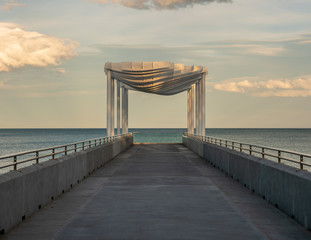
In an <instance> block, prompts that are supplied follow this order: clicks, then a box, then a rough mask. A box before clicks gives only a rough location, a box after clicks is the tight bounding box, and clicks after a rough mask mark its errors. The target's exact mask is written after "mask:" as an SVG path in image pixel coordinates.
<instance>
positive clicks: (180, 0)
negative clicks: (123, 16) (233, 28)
mask: <svg viewBox="0 0 311 240" xmlns="http://www.w3.org/2000/svg"><path fill="white" fill-rule="evenodd" d="M87 1H88V2H97V3H103V4H107V3H108V2H112V3H114V4H120V5H122V6H124V7H128V8H135V9H156V10H163V9H177V8H185V7H189V6H193V5H195V4H207V3H212V2H218V3H222V2H224V3H228V2H231V0H110V1H109V0H87Z"/></svg>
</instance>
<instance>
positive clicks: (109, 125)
mask: <svg viewBox="0 0 311 240" xmlns="http://www.w3.org/2000/svg"><path fill="white" fill-rule="evenodd" d="M107 136H108V137H110V136H111V72H110V70H107Z"/></svg>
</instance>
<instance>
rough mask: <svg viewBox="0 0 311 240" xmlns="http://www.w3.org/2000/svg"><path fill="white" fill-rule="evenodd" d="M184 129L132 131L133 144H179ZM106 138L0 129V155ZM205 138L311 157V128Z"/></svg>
mask: <svg viewBox="0 0 311 240" xmlns="http://www.w3.org/2000/svg"><path fill="white" fill-rule="evenodd" d="M186 131H187V129H184V128H178V129H177V128H174V129H172V128H169V129H152V128H148V129H141V128H132V129H129V132H132V133H133V136H134V142H136V143H181V141H182V135H183V133H184V132H186ZM104 136H106V129H0V156H3V155H7V154H13V153H18V152H23V151H27V150H33V149H40V148H45V147H53V146H58V145H63V144H69V143H73V142H80V141H85V140H89V139H94V138H100V137H104ZM206 136H213V137H217V138H223V139H229V140H234V141H238V142H244V143H249V144H256V145H261V146H267V147H274V148H278V149H287V150H291V151H296V152H301V153H306V154H311V129H310V128H309V129H254V128H252V129H244V128H243V129H236V128H228V129H224V128H222V129H215V128H208V129H206Z"/></svg>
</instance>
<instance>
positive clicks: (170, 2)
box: [0, 0, 311, 128]
mask: <svg viewBox="0 0 311 240" xmlns="http://www.w3.org/2000/svg"><path fill="white" fill-rule="evenodd" d="M310 12H311V1H310V0H269V1H268V0H253V1H249V0H232V1H230V0H61V1H60V0H53V1H46V0H27V1H26V0H0V128H105V127H106V100H107V97H106V84H107V83H106V75H105V73H104V65H105V63H106V62H122V61H170V62H174V63H183V64H185V65H200V66H204V67H206V68H208V76H207V81H206V86H207V90H206V92H207V93H206V94H207V95H206V127H207V128H310V127H311V14H310ZM186 108H187V99H186V93H180V94H177V95H174V96H159V95H153V94H146V93H141V92H135V91H130V92H129V127H130V128H139V127H141V128H185V127H186V125H187V124H186V122H187V119H186V116H187V113H186V111H187V109H186Z"/></svg>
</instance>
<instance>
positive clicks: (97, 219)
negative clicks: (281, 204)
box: [3, 144, 311, 240]
mask: <svg viewBox="0 0 311 240" xmlns="http://www.w3.org/2000/svg"><path fill="white" fill-rule="evenodd" d="M3 239H64V240H65V239H66V240H67V239H148V240H149V239H239V240H240V239H278V240H279V239H280V240H281V239H295V240H298V239H311V235H310V232H309V231H307V230H306V229H304V228H303V227H301V226H300V225H298V224H297V223H296V222H295V221H293V220H292V219H291V218H289V217H287V216H286V215H285V214H283V213H281V212H280V211H279V210H278V209H276V208H275V207H273V206H271V205H270V204H268V203H267V202H266V201H265V200H263V199H261V198H259V197H258V196H256V195H254V194H252V193H251V192H250V191H249V190H248V189H246V188H244V187H243V186H242V185H240V184H239V183H237V182H234V181H233V180H232V179H231V178H229V177H227V176H226V175H225V174H223V173H222V172H220V171H218V170H217V169H215V168H213V167H212V166H211V165H209V164H208V163H205V162H204V161H203V160H202V159H200V158H199V157H198V156H197V155H195V154H194V153H192V152H191V151H190V150H188V149H187V148H185V147H184V146H183V145H180V144H141V145H134V147H132V148H130V149H129V150H128V151H126V152H125V153H123V154H121V155H119V156H118V157H117V158H116V159H114V160H113V161H112V162H110V163H109V164H107V165H106V166H105V167H104V168H102V169H100V170H98V171H97V172H95V173H94V174H93V175H91V176H90V177H88V178H87V179H86V180H85V181H83V182H82V183H80V184H78V185H77V186H76V187H74V188H73V189H72V190H71V191H70V192H67V193H65V194H64V195H63V196H62V197H61V198H59V199H56V200H55V201H53V202H52V203H51V204H49V205H48V206H46V207H45V208H43V209H42V210H40V211H39V212H38V213H36V214H35V215H34V216H32V217H31V218H29V219H26V220H25V221H24V222H23V223H22V224H20V225H19V226H18V227H16V228H15V229H13V230H12V231H11V232H9V233H8V234H6V235H4V236H3Z"/></svg>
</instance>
